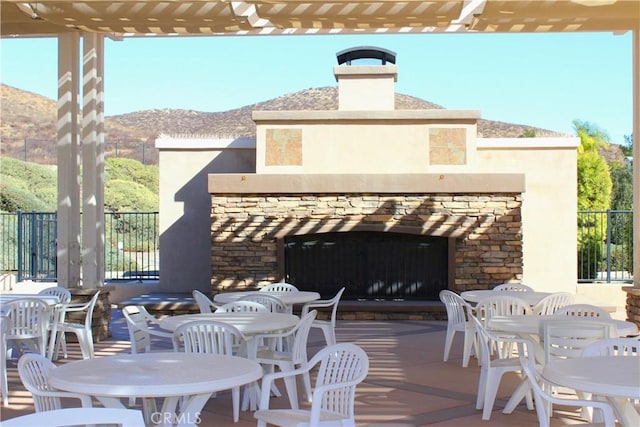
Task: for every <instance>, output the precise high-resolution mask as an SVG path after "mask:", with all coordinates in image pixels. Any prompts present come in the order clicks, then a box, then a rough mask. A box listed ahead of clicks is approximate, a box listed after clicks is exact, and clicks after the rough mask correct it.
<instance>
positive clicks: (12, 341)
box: [3, 298, 50, 355]
mask: <svg viewBox="0 0 640 427" xmlns="http://www.w3.org/2000/svg"><path fill="white" fill-rule="evenodd" d="M3 310H4V312H5V314H6V315H7V316H8V317H9V319H10V320H9V331H8V332H7V335H6V339H7V345H8V346H9V345H11V346H13V345H16V346H17V349H18V351H19V352H22V344H24V345H25V346H26V347H27V348H28V349H30V350H31V351H35V352H37V353H40V354H42V355H45V354H46V349H47V331H48V327H49V310H50V308H49V304H47V303H46V302H44V301H43V300H41V299H38V298H16V299H14V300H12V301H9V302H7V303H6V304H5V305H4V307H3Z"/></svg>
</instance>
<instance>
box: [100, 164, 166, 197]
mask: <svg viewBox="0 0 640 427" xmlns="http://www.w3.org/2000/svg"><path fill="white" fill-rule="evenodd" d="M110 180H124V181H133V182H135V183H137V184H140V185H142V186H144V187H146V188H147V189H149V191H151V192H152V193H154V194H158V189H159V185H158V168H157V167H156V166H145V165H143V164H142V163H140V162H138V161H137V160H133V159H121V158H118V159H107V161H106V166H105V181H107V182H108V181H110Z"/></svg>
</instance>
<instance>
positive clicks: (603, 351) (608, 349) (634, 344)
mask: <svg viewBox="0 0 640 427" xmlns="http://www.w3.org/2000/svg"><path fill="white" fill-rule="evenodd" d="M582 355H583V356H640V340H639V339H638V338H609V339H606V340H600V341H596V342H593V343H591V344H589V345H588V346H586V347H585V348H584V350H582Z"/></svg>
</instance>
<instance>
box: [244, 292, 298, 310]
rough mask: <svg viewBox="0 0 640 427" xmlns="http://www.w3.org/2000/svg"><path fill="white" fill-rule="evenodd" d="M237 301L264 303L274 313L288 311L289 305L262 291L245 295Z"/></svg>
mask: <svg viewBox="0 0 640 427" xmlns="http://www.w3.org/2000/svg"><path fill="white" fill-rule="evenodd" d="M236 301H253V302H257V303H258V304H262V305H264V306H265V307H267V310H268V311H270V312H272V313H287V305H286V304H285V303H283V302H282V300H281V299H280V298H278V297H276V296H273V295H269V294H266V293H262V292H259V293H255V294H249V295H245V296H243V297H240V298H238V299H237V300H236Z"/></svg>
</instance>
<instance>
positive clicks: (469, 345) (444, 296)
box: [440, 289, 478, 368]
mask: <svg viewBox="0 0 640 427" xmlns="http://www.w3.org/2000/svg"><path fill="white" fill-rule="evenodd" d="M440 301H442V302H443V303H444V306H445V308H446V310H447V334H446V336H445V339H444V357H443V359H442V361H443V362H446V361H447V360H449V352H450V351H451V345H452V344H453V337H454V336H455V334H456V332H463V333H464V345H463V350H462V367H463V368H466V367H467V366H469V359H470V358H471V350H472V349H475V352H474V354H476V355H477V354H478V344H477V343H476V328H475V326H474V324H473V322H472V321H471V320H469V318H468V317H467V313H471V312H472V310H473V308H472V307H471V306H470V305H469V304H468V303H467V302H466V301H465V300H464V299H462V297H461V296H460V295H458V294H456V293H455V292H452V291H449V290H446V289H445V290H442V291H440Z"/></svg>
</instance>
